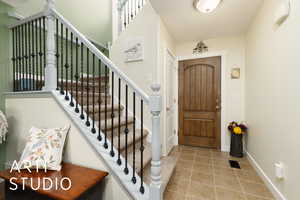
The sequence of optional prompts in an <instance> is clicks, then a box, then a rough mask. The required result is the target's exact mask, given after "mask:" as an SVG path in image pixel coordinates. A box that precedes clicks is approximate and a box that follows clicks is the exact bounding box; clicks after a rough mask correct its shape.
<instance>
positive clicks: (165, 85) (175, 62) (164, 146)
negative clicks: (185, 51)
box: [162, 47, 178, 156]
mask: <svg viewBox="0 0 300 200" xmlns="http://www.w3.org/2000/svg"><path fill="white" fill-rule="evenodd" d="M167 54H169V55H170V56H171V57H172V58H173V59H174V68H175V69H176V73H175V77H174V82H175V86H174V91H173V92H174V97H175V99H176V103H175V105H174V128H175V131H176V133H177V132H178V124H177V121H178V120H177V118H178V111H177V109H178V94H177V93H178V91H177V88H178V86H177V84H178V81H177V75H178V65H177V62H178V57H177V56H176V54H174V53H173V51H172V50H171V49H169V48H168V47H165V48H164V57H163V62H164V63H163V73H164V76H163V79H164V80H167ZM162 82H163V84H164V88H165V89H167V82H166V81H162ZM164 96H165V95H164ZM163 104H164V105H166V104H167V98H166V96H165V98H164V99H163ZM162 116H163V123H164V124H165V125H164V129H163V131H164V133H165V134H164V135H163V140H164V144H163V155H164V156H167V155H168V154H169V153H170V151H168V149H167V142H168V138H167V127H166V123H167V121H166V119H167V113H166V110H163V111H162ZM176 141H177V134H176V135H174V136H173V146H175V145H176Z"/></svg>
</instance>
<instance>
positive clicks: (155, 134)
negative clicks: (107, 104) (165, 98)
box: [149, 84, 163, 200]
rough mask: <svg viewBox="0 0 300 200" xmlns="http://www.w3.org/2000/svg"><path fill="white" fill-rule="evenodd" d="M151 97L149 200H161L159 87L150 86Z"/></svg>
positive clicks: (160, 99)
mask: <svg viewBox="0 0 300 200" xmlns="http://www.w3.org/2000/svg"><path fill="white" fill-rule="evenodd" d="M151 89H152V91H153V93H154V94H153V95H151V96H150V102H149V107H150V112H151V114H152V142H151V144H152V161H151V183H150V200H161V199H163V198H162V186H161V185H162V181H161V161H160V156H161V141H160V112H161V110H162V98H161V95H160V94H159V90H160V85H159V84H153V85H152V86H151Z"/></svg>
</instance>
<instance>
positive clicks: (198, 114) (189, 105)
mask: <svg viewBox="0 0 300 200" xmlns="http://www.w3.org/2000/svg"><path fill="white" fill-rule="evenodd" d="M220 105H221V57H209V58H201V59H194V60H185V61H180V62H179V126H180V127H179V144H182V145H190V146H199V147H209V148H218V149H219V148H220V147H221V139H220V138H221V133H220V126H221V114H220V111H221V106H220Z"/></svg>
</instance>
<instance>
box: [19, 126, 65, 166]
mask: <svg viewBox="0 0 300 200" xmlns="http://www.w3.org/2000/svg"><path fill="white" fill-rule="evenodd" d="M69 129H70V126H65V127H63V128H54V129H40V128H35V127H32V128H31V129H30V131H29V133H30V135H29V137H28V141H27V143H26V146H25V149H24V151H23V153H22V156H21V159H20V161H19V167H20V168H21V169H25V168H37V167H38V168H41V169H44V168H45V166H46V169H47V170H56V171H60V170H61V162H62V153H63V147H64V143H65V139H66V136H67V134H68V132H69Z"/></svg>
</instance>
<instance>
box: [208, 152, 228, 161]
mask: <svg viewBox="0 0 300 200" xmlns="http://www.w3.org/2000/svg"><path fill="white" fill-rule="evenodd" d="M212 157H213V158H214V159H227V160H228V158H229V154H228V153H227V152H220V151H213V152H212Z"/></svg>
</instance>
